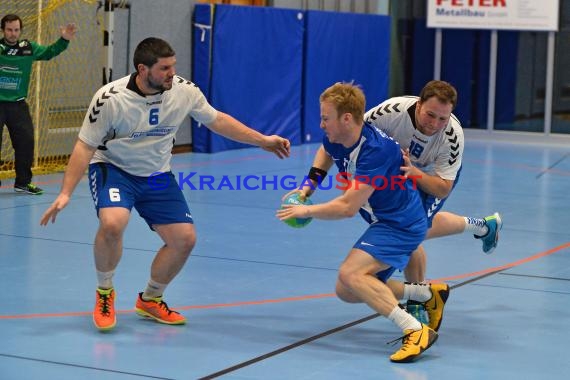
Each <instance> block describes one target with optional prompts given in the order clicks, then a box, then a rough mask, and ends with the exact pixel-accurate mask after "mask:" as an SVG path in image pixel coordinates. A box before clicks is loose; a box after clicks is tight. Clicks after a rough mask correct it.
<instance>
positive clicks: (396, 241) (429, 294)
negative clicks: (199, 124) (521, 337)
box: [277, 83, 449, 362]
mask: <svg viewBox="0 0 570 380" xmlns="http://www.w3.org/2000/svg"><path fill="white" fill-rule="evenodd" d="M365 102H366V101H365V97H364V93H363V92H362V90H361V89H360V88H359V87H358V86H356V85H354V84H352V83H336V84H334V85H333V86H331V87H329V88H327V89H326V90H325V91H324V92H323V93H322V94H321V96H320V107H321V128H322V129H323V131H324V132H325V136H324V137H323V144H322V145H321V147H319V149H318V150H317V153H316V155H315V158H314V161H313V166H312V168H311V170H310V171H309V175H308V177H309V179H310V180H311V182H312V186H311V185H309V184H308V183H307V184H305V185H304V186H303V187H302V188H301V189H299V190H295V191H298V192H299V193H300V198H301V199H305V198H306V197H309V196H311V194H312V193H313V191H314V189H315V188H316V187H317V186H316V185H317V184H318V183H320V182H321V181H322V180H323V179H324V178H325V177H326V175H327V172H328V170H329V169H330V168H331V167H332V165H333V164H334V165H336V167H337V169H338V171H339V173H340V175H341V176H342V178H343V179H342V181H340V182H339V183H338V186H339V187H340V188H342V190H343V193H342V194H341V195H340V196H339V197H337V198H335V199H333V200H331V201H329V202H326V203H321V204H314V205H285V204H284V205H282V209H280V210H278V211H277V217H278V218H279V219H281V220H285V219H289V218H309V217H312V218H316V219H328V220H332V219H342V218H349V217H352V216H354V215H356V213H358V212H359V213H360V215H361V216H362V217H363V218H364V219H365V220H366V221H367V222H368V223H369V226H368V228H367V229H366V231H365V232H364V234H363V235H362V236H361V237H360V238H359V239H358V240H357V241H356V243H355V244H354V246H353V248H352V249H351V251H350V252H349V253H348V256H347V257H346V259H345V261H344V262H343V264H342V265H341V267H340V269H339V275H338V281H337V284H336V294H337V296H338V297H339V298H340V299H341V300H343V301H345V302H349V303H360V302H364V303H366V304H367V305H368V306H370V307H371V308H372V309H373V310H375V311H376V312H378V313H379V314H381V315H383V316H385V317H387V318H388V319H389V320H391V321H392V322H394V323H395V324H396V325H397V326H398V327H400V329H402V331H403V332H404V337H403V339H402V346H401V347H400V349H398V350H397V351H396V352H394V354H392V355H391V356H390V360H392V361H394V362H409V361H412V360H414V359H415V358H416V357H417V356H419V355H420V354H421V353H422V352H423V351H425V350H426V349H428V348H429V347H430V346H431V345H432V344H433V343H434V342H435V341H436V339H437V336H438V335H437V332H436V331H437V329H438V328H439V326H440V324H441V320H442V317H443V308H444V304H445V301H446V300H447V297H448V295H449V287H448V286H447V285H446V284H429V285H420V284H404V283H402V282H399V281H394V280H390V279H389V278H390V276H391V275H392V273H393V272H394V271H395V270H396V269H399V270H403V269H404V268H405V267H406V265H407V263H408V260H409V258H410V255H411V253H412V252H413V251H414V250H415V249H417V247H418V245H419V244H420V243H421V242H422V241H423V240H424V238H425V235H426V231H427V220H426V215H425V211H424V209H423V206H422V203H421V201H420V198H419V194H418V191H417V190H415V189H414V183H413V181H412V180H410V179H408V180H406V178H405V177H404V176H403V175H402V174H403V173H402V171H401V169H400V168H401V166H402V165H403V163H404V159H403V154H402V151H401V148H400V146H399V145H398V143H396V142H395V141H394V140H393V139H391V138H389V137H388V136H386V135H385V134H384V133H383V132H381V131H380V130H379V129H377V128H375V127H373V126H371V125H369V124H366V123H364V110H365ZM337 178H338V177H337ZM287 195H289V194H287ZM399 299H406V300H407V299H412V300H414V301H417V302H421V303H423V304H424V305H425V308H426V310H427V312H428V314H429V316H430V324H429V325H426V324H422V323H420V322H419V321H418V320H417V319H415V318H414V317H413V316H412V315H410V314H409V313H407V312H406V310H405V309H403V308H401V307H400V305H399V304H398V300H399Z"/></svg>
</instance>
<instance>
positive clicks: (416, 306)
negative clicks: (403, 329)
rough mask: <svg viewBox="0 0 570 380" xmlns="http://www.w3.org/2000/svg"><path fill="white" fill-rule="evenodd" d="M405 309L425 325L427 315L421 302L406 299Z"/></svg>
mask: <svg viewBox="0 0 570 380" xmlns="http://www.w3.org/2000/svg"><path fill="white" fill-rule="evenodd" d="M406 311H407V312H408V313H409V314H410V315H411V316H412V317H414V318H416V319H417V320H418V321H419V322H420V323H422V324H424V325H427V324H428V320H427V315H426V308H425V306H424V305H423V304H422V303H419V302H415V301H408V302H407V303H406Z"/></svg>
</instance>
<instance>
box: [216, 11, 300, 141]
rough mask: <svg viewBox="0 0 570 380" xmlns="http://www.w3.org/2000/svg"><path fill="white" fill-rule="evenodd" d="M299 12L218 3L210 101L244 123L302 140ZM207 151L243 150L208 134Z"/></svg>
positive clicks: (265, 131)
mask: <svg viewBox="0 0 570 380" xmlns="http://www.w3.org/2000/svg"><path fill="white" fill-rule="evenodd" d="M303 31H304V19H303V14H302V13H301V12H299V11H296V10H286V9H275V8H261V7H238V6H229V5H218V6H216V10H215V13H214V29H213V33H214V34H213V36H214V38H213V42H212V43H213V50H212V54H213V57H212V58H213V61H212V72H211V87H210V91H211V93H210V100H211V104H212V105H213V106H214V107H216V108H217V109H219V110H220V111H223V112H226V113H228V114H230V115H232V116H234V117H235V118H237V119H238V120H240V121H242V122H244V123H245V124H246V125H248V126H250V127H252V128H254V129H256V130H258V131H260V132H262V133H264V134H279V135H281V136H283V137H286V138H288V139H289V140H290V141H291V143H292V144H299V143H300V142H301V138H300V137H301V135H300V130H301V77H302V58H303ZM210 142H211V145H210V151H211V152H218V151H223V150H227V149H236V148H242V147H246V146H248V145H244V144H241V143H237V142H234V141H231V140H228V139H226V138H223V137H221V136H219V135H216V134H211V141H210Z"/></svg>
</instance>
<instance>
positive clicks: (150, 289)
mask: <svg viewBox="0 0 570 380" xmlns="http://www.w3.org/2000/svg"><path fill="white" fill-rule="evenodd" d="M167 285H168V284H161V283H159V282H156V281H154V280H153V279H152V278H151V279H150V280H148V284H147V286H146V289H145V290H144V293H143V295H142V298H143V300H145V301H148V300H150V299H151V298H158V297H162V293H164V289H166V286H167Z"/></svg>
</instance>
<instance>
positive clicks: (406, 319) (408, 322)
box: [388, 305, 422, 331]
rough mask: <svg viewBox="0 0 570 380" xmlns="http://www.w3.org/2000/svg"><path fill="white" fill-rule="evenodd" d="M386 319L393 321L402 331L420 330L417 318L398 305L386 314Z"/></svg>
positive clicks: (420, 325)
mask: <svg viewBox="0 0 570 380" xmlns="http://www.w3.org/2000/svg"><path fill="white" fill-rule="evenodd" d="M388 319H389V320H391V321H392V322H394V323H395V324H396V325H397V326H398V327H399V328H400V329H402V331H404V330H414V331H416V330H421V329H422V324H421V323H420V322H418V320H417V319H415V318H414V317H412V316H411V315H410V314H408V313H407V312H406V311H405V310H404V309H401V308H400V306H399V305H398V306H396V307H395V308H394V310H392V311H391V312H390V314H389V315H388Z"/></svg>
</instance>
